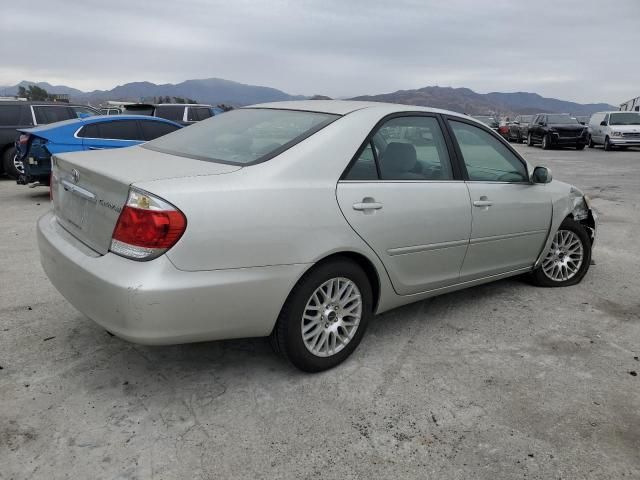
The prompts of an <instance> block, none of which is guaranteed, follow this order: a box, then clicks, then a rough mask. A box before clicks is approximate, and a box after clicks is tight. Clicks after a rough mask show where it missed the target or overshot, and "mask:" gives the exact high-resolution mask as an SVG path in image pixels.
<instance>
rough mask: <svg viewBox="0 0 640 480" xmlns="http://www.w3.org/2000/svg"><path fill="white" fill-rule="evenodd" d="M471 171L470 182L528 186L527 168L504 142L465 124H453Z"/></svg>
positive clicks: (465, 161)
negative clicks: (523, 183)
mask: <svg viewBox="0 0 640 480" xmlns="http://www.w3.org/2000/svg"><path fill="white" fill-rule="evenodd" d="M449 123H450V125H451V128H452V129H453V133H454V135H455V137H456V140H457V141H458V145H459V146H460V151H461V152H462V156H463V158H464V163H465V165H466V167H467V173H468V174H469V180H473V181H489V182H526V181H527V170H526V167H525V166H524V164H523V163H522V162H521V161H520V159H518V157H516V156H515V155H514V154H513V153H512V152H511V151H510V150H509V149H508V148H507V147H506V146H505V145H503V144H502V142H501V141H500V140H498V139H497V138H495V137H494V136H493V135H491V134H490V133H488V132H485V131H484V130H482V129H480V128H478V127H474V126H472V125H468V124H466V123H462V122H455V121H450V122H449Z"/></svg>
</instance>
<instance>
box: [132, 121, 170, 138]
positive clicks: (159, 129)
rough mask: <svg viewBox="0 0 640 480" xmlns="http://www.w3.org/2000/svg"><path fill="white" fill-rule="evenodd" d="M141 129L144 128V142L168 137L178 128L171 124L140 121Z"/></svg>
mask: <svg viewBox="0 0 640 480" xmlns="http://www.w3.org/2000/svg"><path fill="white" fill-rule="evenodd" d="M140 127H141V128H142V139H143V140H154V139H156V138H158V137H161V136H163V135H166V134H167V133H171V132H175V131H176V130H178V127H176V126H175V125H171V124H170V123H164V122H155V121H153V120H148V121H144V120H140Z"/></svg>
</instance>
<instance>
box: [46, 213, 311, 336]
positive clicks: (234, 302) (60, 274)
mask: <svg viewBox="0 0 640 480" xmlns="http://www.w3.org/2000/svg"><path fill="white" fill-rule="evenodd" d="M37 230H38V246H39V249H40V258H41V262H42V267H43V268H44V271H45V273H46V274H47V276H48V277H49V279H50V280H51V283H53V285H54V286H55V287H56V289H58V291H59V292H60V293H61V294H62V295H63V296H64V297H65V298H66V299H67V300H68V301H69V303H71V304H72V305H73V306H74V307H75V308H77V309H78V310H79V311H80V312H82V313H84V314H85V315H86V316H87V317H89V318H91V319H92V320H93V321H95V322H96V323H98V324H99V325H101V326H102V327H104V328H105V329H107V330H108V331H110V332H112V333H113V334H115V335H117V336H119V337H122V338H124V339H125V340H129V341H132V342H136V343H142V344H150V345H152V344H158V345H160V344H176V343H188V342H199V341H206V340H219V339H227V338H240V337H255V336H266V335H268V334H269V333H270V332H271V330H272V328H273V325H274V324H275V321H276V319H277V317H278V314H279V312H280V309H281V308H282V305H283V303H284V301H285V299H286V298H287V295H288V294H289V292H290V291H291V289H292V288H293V285H294V284H295V283H296V281H297V280H298V278H300V276H301V275H302V274H303V272H304V271H305V270H306V269H307V265H304V264H297V265H281V266H271V267H255V268H240V269H228V270H213V271H201V272H185V271H181V270H178V269H177V268H176V267H175V266H174V265H173V264H172V263H171V262H170V260H169V259H168V258H167V257H166V256H161V257H159V258H157V259H155V260H152V261H150V262H136V261H132V260H127V259H125V258H122V257H119V256H117V255H115V254H112V253H107V254H106V255H102V256H101V255H99V254H97V253H96V252H93V251H92V250H90V249H89V248H88V247H86V246H85V245H84V244H82V243H80V242H79V241H78V240H76V239H75V237H73V236H71V234H69V233H68V232H67V231H66V230H64V228H62V227H61V226H60V225H59V224H58V222H57V220H56V217H55V216H54V215H53V213H47V214H46V215H44V216H43V217H42V218H40V220H39V221H38V228H37Z"/></svg>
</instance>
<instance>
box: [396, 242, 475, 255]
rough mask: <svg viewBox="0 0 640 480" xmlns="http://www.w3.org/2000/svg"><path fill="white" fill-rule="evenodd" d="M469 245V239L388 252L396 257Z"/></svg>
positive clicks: (402, 248) (401, 248) (400, 248)
mask: <svg viewBox="0 0 640 480" xmlns="http://www.w3.org/2000/svg"><path fill="white" fill-rule="evenodd" d="M468 243H469V240H468V239H465V240H453V241H451V242H441V243H431V244H428V245H414V246H411V247H398V248H390V249H389V250H387V253H388V254H389V256H391V257H394V256H396V255H406V254H408V253H420V252H427V251H429V250H442V249H444V248H451V247H462V246H464V245H467V244H468Z"/></svg>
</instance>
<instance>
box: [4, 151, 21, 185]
mask: <svg viewBox="0 0 640 480" xmlns="http://www.w3.org/2000/svg"><path fill="white" fill-rule="evenodd" d="M15 156H16V149H15V148H14V147H9V148H7V149H6V150H5V151H4V154H3V155H2V168H3V169H4V173H6V174H7V175H8V176H9V177H10V178H14V179H15V178H18V175H20V171H19V170H18V169H17V168H16V165H15V163H14V161H13V158H14V157H15Z"/></svg>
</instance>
